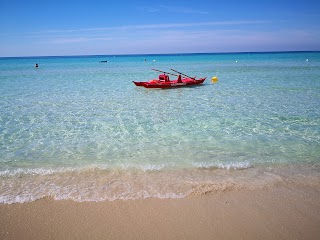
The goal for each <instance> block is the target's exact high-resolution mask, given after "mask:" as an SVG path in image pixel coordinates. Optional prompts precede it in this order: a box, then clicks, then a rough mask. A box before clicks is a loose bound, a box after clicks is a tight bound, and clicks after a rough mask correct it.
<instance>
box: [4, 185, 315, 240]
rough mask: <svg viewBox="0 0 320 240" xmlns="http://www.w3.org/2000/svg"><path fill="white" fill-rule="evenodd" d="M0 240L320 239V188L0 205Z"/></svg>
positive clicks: (282, 186)
mask: <svg viewBox="0 0 320 240" xmlns="http://www.w3.org/2000/svg"><path fill="white" fill-rule="evenodd" d="M0 239H159V240H160V239H320V188H319V185H318V184H314V185H298V186H297V185H295V184H288V183H286V184H282V185H277V186H272V187H270V186H269V187H265V188H261V189H254V190H252V189H251V190H250V189H247V190H233V191H225V192H220V193H209V194H206V195H202V196H189V197H187V198H183V199H141V200H129V201H112V202H82V203H80V202H74V201H55V200H52V199H41V200H38V201H35V202H31V203H23V204H10V205H9V204H1V205H0Z"/></svg>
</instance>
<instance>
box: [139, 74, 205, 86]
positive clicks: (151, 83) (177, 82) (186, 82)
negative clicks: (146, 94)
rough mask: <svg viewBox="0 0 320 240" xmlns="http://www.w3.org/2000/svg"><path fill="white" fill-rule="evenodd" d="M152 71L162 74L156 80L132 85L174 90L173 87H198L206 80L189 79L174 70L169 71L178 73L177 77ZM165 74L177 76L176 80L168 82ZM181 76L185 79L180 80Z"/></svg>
mask: <svg viewBox="0 0 320 240" xmlns="http://www.w3.org/2000/svg"><path fill="white" fill-rule="evenodd" d="M152 70H154V71H157V72H161V73H162V74H160V75H159V78H158V79H153V80H150V81H148V82H135V81H133V83H134V84H135V85H136V86H142V87H145V88H175V87H184V86H193V85H199V84H202V83H203V82H204V81H205V80H206V78H207V77H204V78H199V79H196V77H189V76H187V75H185V74H183V73H180V72H178V71H176V70H173V69H171V70H172V71H174V72H177V73H179V75H177V74H173V73H168V72H164V71H160V70H156V69H152ZM167 74H168V75H173V76H178V78H177V79H176V80H170V78H169V76H168V75H167ZM181 75H183V76H185V77H184V78H181Z"/></svg>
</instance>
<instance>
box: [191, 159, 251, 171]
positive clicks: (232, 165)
mask: <svg viewBox="0 0 320 240" xmlns="http://www.w3.org/2000/svg"><path fill="white" fill-rule="evenodd" d="M193 166H195V167H197V168H205V169H209V168H220V169H226V170H231V169H234V170H241V169H247V168H251V167H252V165H251V164H250V163H249V162H248V161H244V162H231V163H211V162H200V163H193Z"/></svg>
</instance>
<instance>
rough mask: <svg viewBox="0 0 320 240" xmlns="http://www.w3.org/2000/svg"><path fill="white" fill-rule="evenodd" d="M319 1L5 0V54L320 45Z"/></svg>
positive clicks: (1, 10) (0, 19)
mask: <svg viewBox="0 0 320 240" xmlns="http://www.w3.org/2000/svg"><path fill="white" fill-rule="evenodd" d="M319 13H320V1H317V0H302V1H300V0H292V1H285V0H277V1H274V0H266V1H258V0H255V1H250V0H243V1H241V0H238V1H232V0H230V1H229V0H219V1H216V0H211V1H209V0H207V1H205V0H197V1H193V0H189V1H186V0H183V1H180V0H179V1H176V0H170V1H159V0H153V1H150V0H141V1H133V0H132V1H129V0H128V1H125V0H118V1H113V0H109V1H107V0H101V1H100V0H91V1H82V0H77V1H74V0H70V1H68V0H64V1H60V0H52V1H51V0H41V1H38V0H20V1H18V0H0V56H2V57H3V56H52V55H53V56H57V55H95V54H101V55H103V54H150V53H199V52H251V51H255V52H256V51H316V50H320V14H319Z"/></svg>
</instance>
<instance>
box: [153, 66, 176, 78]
mask: <svg viewBox="0 0 320 240" xmlns="http://www.w3.org/2000/svg"><path fill="white" fill-rule="evenodd" d="M152 70H153V71H157V72H161V73H166V74H169V75H173V76H178V75H177V74H173V73H169V72H164V71H161V70H157V69H154V68H152Z"/></svg>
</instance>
